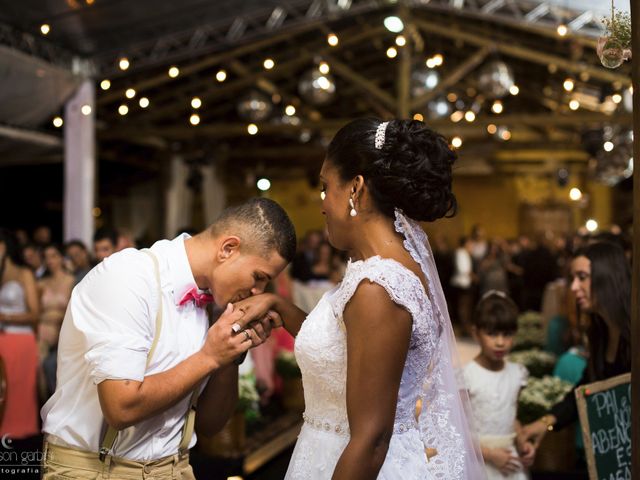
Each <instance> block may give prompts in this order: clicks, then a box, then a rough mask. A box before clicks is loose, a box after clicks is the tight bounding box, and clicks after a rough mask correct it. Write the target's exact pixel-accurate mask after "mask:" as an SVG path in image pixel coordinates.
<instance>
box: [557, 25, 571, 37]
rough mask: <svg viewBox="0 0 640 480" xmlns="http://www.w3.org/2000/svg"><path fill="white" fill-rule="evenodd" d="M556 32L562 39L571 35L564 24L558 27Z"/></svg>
mask: <svg viewBox="0 0 640 480" xmlns="http://www.w3.org/2000/svg"><path fill="white" fill-rule="evenodd" d="M556 32H558V35H560V36H561V37H564V36H565V35H566V34H567V33H569V28H568V27H567V26H566V25H565V24H564V23H561V24H560V25H558V28H557V29H556Z"/></svg>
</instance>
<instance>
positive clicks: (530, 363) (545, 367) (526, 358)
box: [509, 348, 556, 377]
mask: <svg viewBox="0 0 640 480" xmlns="http://www.w3.org/2000/svg"><path fill="white" fill-rule="evenodd" d="M509 360H510V361H512V362H515V363H519V364H521V365H524V366H525V367H527V370H529V374H530V375H531V376H532V377H543V376H545V375H548V374H551V372H553V367H554V366H555V364H556V356H555V355H554V354H553V353H549V352H544V351H542V350H539V349H537V348H534V349H531V350H522V351H519V352H513V353H511V354H510V355H509Z"/></svg>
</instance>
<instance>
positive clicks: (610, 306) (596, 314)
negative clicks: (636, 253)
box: [519, 242, 631, 446]
mask: <svg viewBox="0 0 640 480" xmlns="http://www.w3.org/2000/svg"><path fill="white" fill-rule="evenodd" d="M571 275H572V282H571V291H572V292H573V293H574V295H575V298H576V301H577V304H578V308H579V310H580V311H581V312H583V313H584V314H586V316H587V317H588V319H589V326H588V332H587V335H588V338H589V346H588V350H589V358H588V365H587V368H586V369H585V371H584V373H583V375H582V379H581V380H580V381H579V382H578V385H582V384H586V383H590V382H594V381H598V380H604V379H606V378H610V377H614V376H616V375H620V374H622V373H626V372H629V371H630V370H631V269H630V266H629V262H628V260H627V258H626V256H625V253H624V250H623V249H622V248H621V247H619V246H617V245H615V244H612V243H608V242H597V243H593V244H591V245H588V246H586V247H583V248H581V249H579V250H578V251H576V253H575V255H574V257H573V260H572V262H571ZM576 388H577V387H576ZM577 418H578V411H577V406H576V400H575V393H574V391H571V392H569V393H568V394H567V395H566V397H565V398H564V399H563V400H562V401H561V402H560V403H558V404H557V405H555V406H554V407H553V408H552V409H551V410H550V412H549V413H548V414H546V415H544V416H542V417H541V418H540V419H538V420H536V421H535V422H533V423H530V424H529V425H527V426H525V427H524V428H523V430H522V434H521V435H520V439H519V441H520V442H521V443H522V442H525V441H528V440H533V441H534V443H535V445H536V446H537V445H539V443H540V441H541V440H542V438H543V437H544V435H545V434H546V433H547V432H548V431H553V430H560V429H562V428H564V427H566V426H567V425H570V424H572V423H574V422H575V421H576V420H577Z"/></svg>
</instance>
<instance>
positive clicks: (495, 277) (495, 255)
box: [478, 240, 510, 297]
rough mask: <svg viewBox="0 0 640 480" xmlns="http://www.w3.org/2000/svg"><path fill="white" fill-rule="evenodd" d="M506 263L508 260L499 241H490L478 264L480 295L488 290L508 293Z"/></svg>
mask: <svg viewBox="0 0 640 480" xmlns="http://www.w3.org/2000/svg"><path fill="white" fill-rule="evenodd" d="M508 263H510V262H509V261H508V259H507V257H506V256H505V254H504V252H503V250H502V247H501V246H500V243H499V241H498V240H492V241H490V242H489V245H488V248H487V254H486V255H485V257H484V258H483V259H482V260H481V261H480V263H479V264H478V287H479V289H480V292H479V294H480V296H481V297H482V295H484V294H485V293H487V292H488V291H490V290H497V291H499V292H504V293H507V294H508V293H509V280H508V277H507V265H508Z"/></svg>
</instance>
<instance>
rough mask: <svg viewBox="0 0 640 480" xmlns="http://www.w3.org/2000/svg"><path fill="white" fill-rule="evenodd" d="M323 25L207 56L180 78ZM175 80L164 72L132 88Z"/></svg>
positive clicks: (117, 95) (103, 100) (112, 97)
mask: <svg viewBox="0 0 640 480" xmlns="http://www.w3.org/2000/svg"><path fill="white" fill-rule="evenodd" d="M323 24H324V20H318V21H313V22H310V23H305V24H304V25H298V26H296V27H292V28H289V29H287V30H286V31H283V32H281V33H278V34H275V35H270V36H269V37H267V38H264V39H262V40H258V41H255V42H251V43H248V44H246V45H242V46H240V47H237V48H234V49H233V50H229V51H226V52H222V53H219V54H217V55H210V56H206V57H205V58H203V59H202V60H199V61H197V62H194V63H191V64H189V65H184V66H182V67H180V76H181V77H182V76H189V75H193V74H195V73H198V72H199V71H201V70H204V69H206V68H210V67H213V66H214V65H218V64H221V63H225V62H228V61H229V60H232V59H234V58H238V57H240V56H242V55H247V54H249V53H252V52H255V51H259V50H261V49H264V48H267V47H270V46H272V45H275V44H277V43H280V42H283V41H287V40H289V39H290V38H291V37H292V36H295V35H299V34H301V33H305V32H308V31H311V30H314V29H316V28H318V27H319V26H322V25H323ZM175 80H176V79H174V78H170V77H169V76H168V75H167V74H166V72H163V73H161V74H158V75H155V76H152V77H151V78H147V79H145V80H141V81H139V82H137V83H134V84H133V85H130V87H131V88H134V89H135V90H136V91H137V92H141V91H143V90H145V89H149V88H154V87H159V86H162V85H165V84H167V83H170V82H173V81H175ZM127 88H129V87H127ZM120 99H122V94H121V92H116V91H114V92H113V93H108V94H105V95H101V96H100V98H98V105H104V104H107V103H110V102H114V101H118V100H120Z"/></svg>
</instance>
